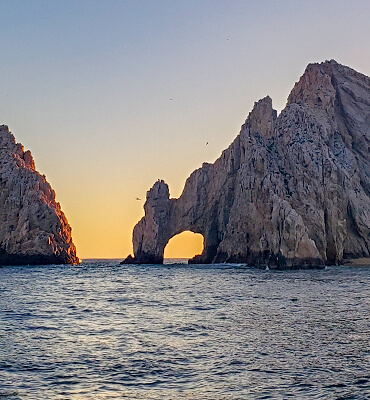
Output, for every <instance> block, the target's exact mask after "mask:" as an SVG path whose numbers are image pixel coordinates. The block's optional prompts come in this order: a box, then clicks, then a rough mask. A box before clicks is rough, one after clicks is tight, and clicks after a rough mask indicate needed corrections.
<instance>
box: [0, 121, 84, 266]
mask: <svg viewBox="0 0 370 400" xmlns="http://www.w3.org/2000/svg"><path fill="white" fill-rule="evenodd" d="M78 262H79V259H78V258H77V256H76V248H75V246H74V244H73V242H72V237H71V227H70V226H69V225H68V221H67V219H66V217H65V215H64V214H63V212H62V210H61V208H60V204H59V203H57V202H56V201H55V193H54V191H53V189H52V188H51V186H50V185H49V183H48V182H47V181H46V179H45V176H42V175H40V174H39V173H38V172H37V171H36V170H35V163H34V161H33V158H32V155H31V152H30V151H26V152H25V151H24V149H23V146H22V145H21V144H19V143H16V142H15V139H14V136H13V135H12V134H11V133H10V132H9V130H8V127H7V126H5V125H2V126H0V265H1V264H3V265H19V264H64V263H66V264H74V263H78Z"/></svg>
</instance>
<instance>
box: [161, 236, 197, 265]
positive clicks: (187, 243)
mask: <svg viewBox="0 0 370 400" xmlns="http://www.w3.org/2000/svg"><path fill="white" fill-rule="evenodd" d="M203 249H204V237H203V235H202V234H201V233H194V232H191V231H183V232H181V233H178V234H177V235H175V236H173V237H172V238H171V239H170V240H169V241H168V243H167V245H166V247H165V248H164V263H166V261H167V262H171V261H172V262H184V263H185V262H187V260H189V259H190V258H193V257H194V256H196V255H198V254H202V253H203ZM174 260H177V261H174Z"/></svg>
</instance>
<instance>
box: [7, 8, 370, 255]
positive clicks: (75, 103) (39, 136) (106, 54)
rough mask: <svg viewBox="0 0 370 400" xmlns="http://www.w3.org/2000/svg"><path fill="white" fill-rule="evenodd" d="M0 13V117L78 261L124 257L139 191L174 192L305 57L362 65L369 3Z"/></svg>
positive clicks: (365, 65)
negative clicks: (54, 204)
mask: <svg viewBox="0 0 370 400" xmlns="http://www.w3.org/2000/svg"><path fill="white" fill-rule="evenodd" d="M0 11H1V23H0V51H1V54H2V61H1V63H0V80H1V91H0V124H3V123H4V124H7V125H9V127H10V130H11V131H12V132H13V133H14V135H15V136H16V139H17V140H18V141H19V142H22V143H23V144H24V145H25V147H26V148H29V149H31V151H32V153H33V155H34V157H35V161H36V166H37V168H38V169H39V170H40V172H41V173H44V174H45V175H46V176H47V179H48V180H49V181H50V182H51V184H52V186H53V187H54V189H55V190H56V192H57V199H58V200H59V201H60V202H61V204H62V208H63V210H64V211H65V213H66V215H67V218H68V220H69V222H70V223H71V225H72V228H73V236H74V239H75V242H76V244H77V248H78V251H79V253H80V256H82V257H87V256H91V257H95V256H102V257H103V256H104V257H119V256H122V257H123V256H125V255H127V253H128V252H129V251H130V249H131V231H132V227H133V225H134V224H135V222H136V221H137V220H138V219H139V218H140V217H141V216H142V215H143V210H142V205H143V202H140V201H136V200H135V199H136V197H139V198H142V199H144V198H145V192H146V190H148V189H149V188H150V186H151V185H152V184H153V183H154V182H155V180H156V179H158V178H163V179H165V180H166V181H167V182H168V183H169V185H170V191H171V194H172V195H173V196H178V195H179V194H180V193H181V189H182V187H183V184H184V181H185V179H186V177H187V176H188V175H189V174H190V173H191V172H192V171H193V170H194V169H195V168H198V167H199V166H200V165H201V164H202V162H203V161H207V162H213V161H214V160H215V159H216V158H217V157H218V156H219V155H220V154H221V151H222V150H223V149H224V148H226V147H227V146H228V145H229V144H230V143H231V141H232V140H233V139H234V137H235V136H236V135H237V134H238V132H239V129H240V126H241V125H242V123H243V122H244V120H245V118H246V117H247V115H248V113H249V111H251V108H252V107H253V103H254V102H255V101H257V100H259V99H260V98H262V97H264V96H266V95H270V96H271V97H272V99H273V104H274V107H275V108H277V109H278V110H279V111H280V110H281V109H282V108H283V107H284V105H285V102H286V99H287V96H288V94H289V91H290V90H291V89H292V87H293V85H294V82H295V81H297V80H298V79H299V77H300V76H301V75H302V73H303V71H304V68H305V66H306V65H307V64H308V63H310V62H321V61H324V60H325V59H331V58H334V59H336V60H337V61H338V62H340V63H343V64H346V65H349V66H351V67H352V68H355V69H357V70H358V71H359V72H362V73H365V74H367V75H369V72H370V71H369V69H370V68H369V66H370V51H369V50H370V49H369V47H370V46H369V39H368V38H369V37H370V29H369V22H368V18H369V15H370V2H369V1H368V0H366V1H365V0H353V1H343V0H335V1H334V0H326V1H325V0H321V1H317V0H311V1H290V0H281V1H273V0H259V1H248V0H245V1H236V0H229V1H218V0H212V1H210V0H197V1H193V0H187V1H179V0H171V1H170V0H167V1H164V0H162V1H160V0H158V1H157V0H152V1H148V0H145V1H144V0H131V1H128V0H121V1H118V0H104V1H103V0H99V1H98V0H89V1H82V0H74V1H54V0H48V1H38V0H28V1H21V0H11V1H5V0H0ZM170 99H172V100H170ZM206 142H209V145H208V146H207V147H205V143H206Z"/></svg>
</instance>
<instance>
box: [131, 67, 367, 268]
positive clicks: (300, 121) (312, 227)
mask: <svg viewBox="0 0 370 400" xmlns="http://www.w3.org/2000/svg"><path fill="white" fill-rule="evenodd" d="M369 150H370V79H369V78H368V77H367V76H365V75H362V74H360V73H358V72H356V71H354V70H352V69H351V68H348V67H345V66H343V65H340V64H338V63H337V62H335V61H334V60H332V61H326V62H324V63H321V64H310V65H308V67H307V68H306V70H305V72H304V74H303V76H302V77H301V78H300V80H299V82H297V83H296V84H295V86H294V88H293V90H292V92H291V93H290V95H289V98H288V102H287V105H286V107H285V109H284V110H283V111H282V112H281V113H280V115H279V116H277V113H276V111H275V110H273V108H272V101H271V99H270V98H269V97H266V98H264V99H262V100H260V101H259V102H257V103H255V106H254V109H253V111H252V112H251V113H250V114H249V116H248V118H247V120H246V121H245V123H244V125H242V127H241V131H240V133H239V135H238V136H237V137H236V139H235V140H234V142H233V143H232V144H231V145H230V147H229V148H228V149H226V150H225V151H224V152H223V153H222V155H221V157H220V158H219V159H218V160H216V162H215V163H214V164H207V163H204V164H203V166H202V167H201V168H200V169H198V170H196V171H194V172H193V173H192V174H191V176H190V177H189V178H188V179H187V181H186V183H185V187H184V190H183V193H182V194H181V196H180V197H179V198H178V199H170V198H169V190H168V186H167V185H166V183H164V182H163V181H158V182H156V183H155V184H154V186H153V187H152V188H151V189H150V190H149V192H148V193H147V199H146V203H145V206H144V209H145V217H143V218H142V219H141V220H140V221H139V222H138V224H137V225H136V226H135V228H134V232H133V247H134V257H131V256H129V257H128V258H127V260H126V262H138V263H162V262H163V252H164V248H165V246H166V244H167V243H168V241H169V239H171V237H173V236H174V235H176V234H178V233H180V232H182V231H184V230H190V231H193V232H196V233H201V234H202V235H203V236H204V251H203V253H202V254H201V255H199V256H196V257H194V259H192V260H189V261H190V262H199V263H211V262H245V263H248V264H249V265H254V266H260V267H264V266H270V267H272V268H300V267H309V266H312V267H319V266H323V265H325V264H338V263H341V262H342V261H343V260H344V259H346V258H360V257H369V255H370V251H369V250H370V198H369V196H370V159H369V158H370V157H369Z"/></svg>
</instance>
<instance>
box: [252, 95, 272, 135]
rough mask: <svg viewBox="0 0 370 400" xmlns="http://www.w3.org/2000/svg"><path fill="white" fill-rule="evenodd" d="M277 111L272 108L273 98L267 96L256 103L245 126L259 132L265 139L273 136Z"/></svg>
mask: <svg viewBox="0 0 370 400" xmlns="http://www.w3.org/2000/svg"><path fill="white" fill-rule="evenodd" d="M276 117H277V112H276V110H274V109H273V108H272V99H271V97H270V96H266V97H264V98H263V99H261V100H259V101H257V102H255V103H254V107H253V110H252V111H251V112H250V113H249V116H248V118H247V120H246V121H245V124H244V126H245V128H246V129H249V130H251V131H252V133H254V132H258V133H259V134H261V135H262V136H263V137H264V138H265V139H268V138H270V137H271V134H272V131H273V128H274V124H275V120H276Z"/></svg>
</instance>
